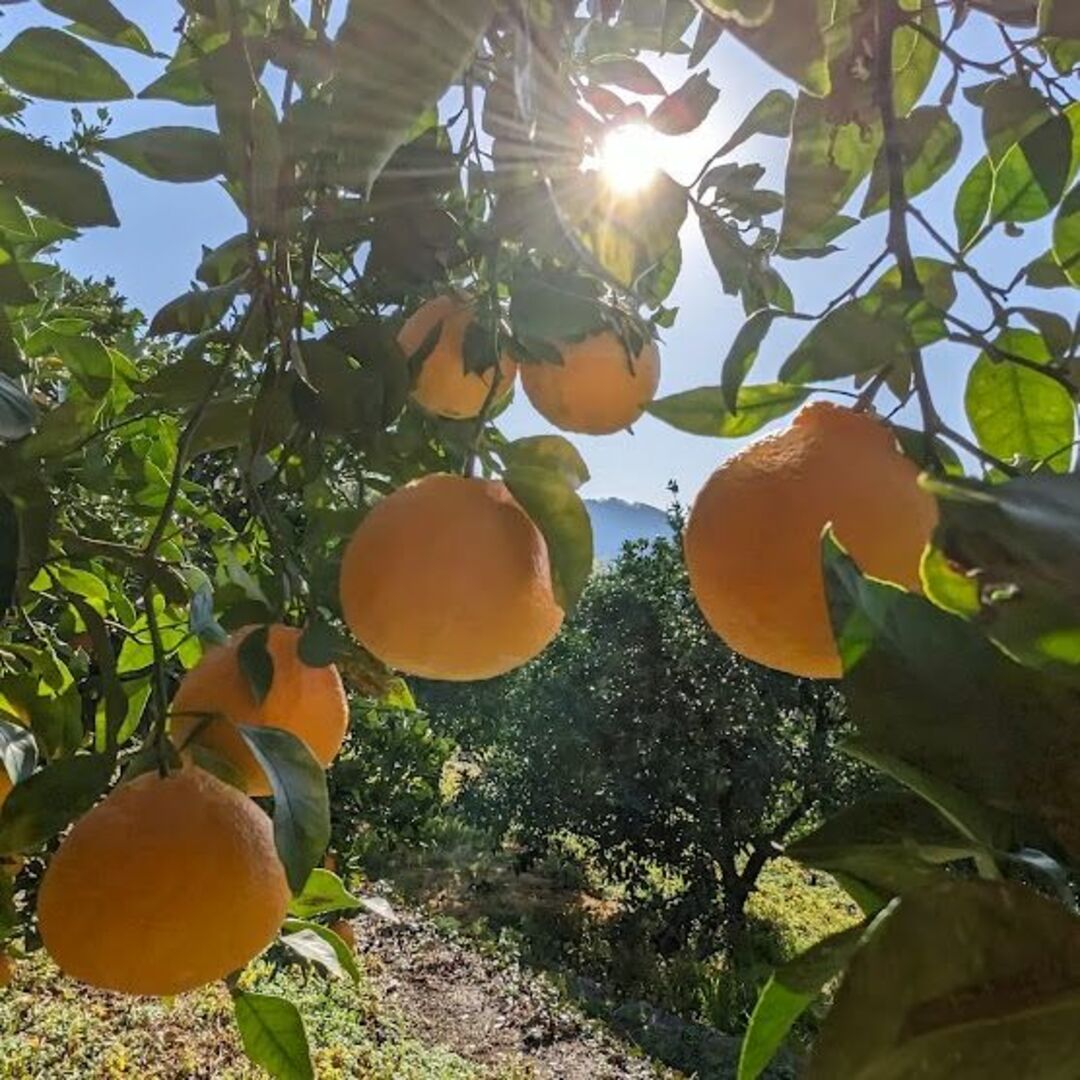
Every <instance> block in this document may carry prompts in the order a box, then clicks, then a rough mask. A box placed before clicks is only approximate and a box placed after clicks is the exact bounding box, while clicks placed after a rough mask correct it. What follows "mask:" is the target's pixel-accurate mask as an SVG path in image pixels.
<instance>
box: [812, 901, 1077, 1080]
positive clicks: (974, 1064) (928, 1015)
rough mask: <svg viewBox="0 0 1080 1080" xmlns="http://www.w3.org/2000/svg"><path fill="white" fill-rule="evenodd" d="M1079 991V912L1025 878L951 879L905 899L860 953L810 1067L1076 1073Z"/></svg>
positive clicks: (830, 1077)
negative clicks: (1022, 883)
mask: <svg viewBox="0 0 1080 1080" xmlns="http://www.w3.org/2000/svg"><path fill="white" fill-rule="evenodd" d="M1078 991H1080V920H1078V919H1077V918H1076V916H1075V915H1073V914H1072V913H1070V912H1069V911H1068V910H1067V909H1066V908H1064V907H1063V906H1061V905H1060V904H1058V903H1056V902H1054V901H1051V900H1048V899H1045V898H1044V897H1042V896H1039V895H1038V894H1037V893H1035V892H1034V891H1032V890H1031V889H1028V888H1025V887H1022V886H1020V885H1016V884H1010V883H1005V882H989V881H947V882H943V883H941V884H938V885H935V886H933V887H931V888H927V889H922V890H919V891H918V892H913V893H909V894H907V895H905V896H904V897H902V898H901V899H900V900H899V901H897V903H896V905H895V907H893V908H891V909H890V911H889V913H888V914H887V916H885V917H883V918H882V919H881V920H879V921H878V922H877V923H876V924H875V928H874V932H873V933H872V934H870V935H868V937H867V940H866V941H864V942H863V943H862V945H861V946H860V948H859V950H858V952H856V953H855V955H854V956H853V957H852V959H851V961H850V962H849V964H848V966H847V971H846V974H845V976H844V980H843V982H842V983H841V985H840V989H839V990H838V992H837V994H836V998H835V1001H834V1003H833V1007H832V1009H831V1010H830V1012H829V1015H828V1016H827V1018H826V1020H825V1023H824V1026H823V1027H822V1029H821V1033H820V1035H819V1036H818V1039H817V1042H816V1044H815V1047H814V1051H813V1055H812V1058H811V1062H810V1067H809V1070H808V1077H809V1078H810V1080H835V1078H836V1077H856V1076H858V1077H861V1078H864V1080H900V1078H901V1077H913V1076H934V1075H939V1076H940V1075H943V1072H942V1066H943V1064H944V1065H945V1071H946V1072H947V1074H948V1075H949V1076H950V1077H955V1078H957V1080H964V1078H972V1080H974V1078H975V1077H978V1078H980V1080H1006V1078H1010V1080H1011V1078H1013V1077H1018V1076H1045V1077H1050V1076H1061V1077H1064V1076H1068V1075H1069V1074H1070V1072H1071V1071H1072V1069H1073V1067H1074V1065H1075V1062H1076V1060H1077V1055H1078V1054H1080V1040H1078V1036H1077V1032H1078V1031H1080V993H1078ZM945 1063H948V1064H945Z"/></svg>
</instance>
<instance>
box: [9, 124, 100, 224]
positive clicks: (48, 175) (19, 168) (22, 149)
mask: <svg viewBox="0 0 1080 1080" xmlns="http://www.w3.org/2000/svg"><path fill="white" fill-rule="evenodd" d="M0 182H3V183H4V184H5V185H6V186H7V187H8V188H10V189H11V190H12V191H13V192H14V193H15V194H16V195H18V196H19V198H20V199H22V200H23V202H25V203H27V204H29V205H30V206H32V207H34V209H35V210H40V211H41V212H42V213H43V214H48V215H49V216H50V217H55V218H58V219H59V220H60V221H62V222H64V223H65V224H66V225H74V226H82V225H119V221H118V220H117V218H116V212H115V211H114V210H113V206H112V201H111V200H110V199H109V192H108V190H107V189H106V187H105V184H104V183H103V181H102V179H101V175H100V174H99V173H98V171H97V170H96V169H92V168H91V167H90V166H89V165H86V164H85V163H84V162H81V161H79V160H78V158H76V157H74V156H73V155H72V154H68V153H65V152H64V151H63V150H54V149H52V148H51V147H48V146H44V145H42V144H41V143H38V142H34V141H33V140H31V139H27V138H25V137H24V136H22V135H19V134H18V133H17V132H14V131H8V130H6V129H4V128H0Z"/></svg>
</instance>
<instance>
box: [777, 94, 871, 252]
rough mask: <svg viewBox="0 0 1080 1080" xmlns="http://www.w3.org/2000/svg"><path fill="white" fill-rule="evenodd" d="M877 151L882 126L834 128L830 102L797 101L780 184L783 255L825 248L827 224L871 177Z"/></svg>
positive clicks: (804, 98)
mask: <svg viewBox="0 0 1080 1080" xmlns="http://www.w3.org/2000/svg"><path fill="white" fill-rule="evenodd" d="M880 145H881V125H880V124H878V123H875V124H862V123H856V122H854V121H852V122H849V123H844V124H837V123H836V122H835V120H834V118H833V115H832V112H831V106H830V105H829V103H828V101H826V100H823V99H820V98H815V97H811V96H810V95H809V94H805V93H803V94H800V95H799V97H798V100H797V102H796V104H795V115H794V118H793V120H792V132H791V151H790V153H789V154H788V160H787V172H786V175H785V178H784V191H785V192H786V194H787V201H786V202H785V204H784V217H783V222H782V224H781V227H780V248H781V250H782V251H801V250H807V249H813V248H818V247H821V246H822V245H823V242H827V241H826V236H827V233H826V229H827V227H828V225H829V223H830V222H831V221H832V219H833V218H834V217H835V216H836V215H837V214H838V213H839V212H840V211H841V210H842V209H843V208H844V206H845V205H846V204H847V201H848V199H850V198H851V196H852V195H853V194H854V193H855V189H856V188H858V186H859V185H860V184H861V183H862V182H863V180H864V179H865V178H866V177H867V175H869V173H870V169H871V168H872V166H873V164H874V160H875V158H876V157H877V152H878V148H879V147H880Z"/></svg>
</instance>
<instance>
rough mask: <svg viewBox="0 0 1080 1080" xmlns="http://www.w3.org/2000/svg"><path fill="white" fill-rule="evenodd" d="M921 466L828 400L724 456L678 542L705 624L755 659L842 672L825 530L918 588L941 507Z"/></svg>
mask: <svg viewBox="0 0 1080 1080" xmlns="http://www.w3.org/2000/svg"><path fill="white" fill-rule="evenodd" d="M918 472H919V470H918V468H917V467H916V466H915V464H914V463H913V462H912V461H911V460H910V459H909V458H906V457H905V456H904V455H903V454H902V453H901V452H900V448H899V447H898V446H897V443H896V438H895V436H894V435H893V433H892V431H891V430H890V429H889V428H888V427H887V426H886V425H885V424H884V423H882V422H881V421H880V420H878V419H877V418H875V417H874V416H872V415H871V414H870V413H866V412H853V411H852V410H850V409H845V408H841V407H839V406H837V405H833V404H831V403H829V402H824V401H818V402H814V403H813V404H811V405H808V406H806V407H805V408H804V409H802V410H801V411H800V412H799V413H798V414H797V415H796V416H795V418H794V420H793V422H792V424H791V426H790V427H788V428H787V429H786V430H784V431H781V432H779V433H778V434H775V435H768V436H765V437H764V438H761V439H758V440H757V441H755V442H753V443H751V444H750V445H749V446H747V447H746V448H745V449H744V450H742V451H740V452H739V453H737V454H735V455H734V456H733V457H731V458H728V460H727V461H725V462H724V463H723V464H722V465H721V466H720V467H719V468H718V469H717V470H716V472H714V473H713V474H712V476H711V477H710V478H709V480H708V481H707V482H706V484H705V486H704V487H703V488H702V490H701V492H700V494H699V495H698V497H697V499H696V500H695V501H694V505H693V509H692V510H691V512H690V516H689V519H688V521H687V525H686V535H685V537H684V549H685V554H686V566H687V569H688V570H689V573H690V585H691V588H692V589H693V592H694V596H695V597H696V598H697V602H698V605H699V606H700V608H701V610H702V613H703V614H704V615H705V618H706V619H707V620H708V622H709V625H710V626H712V628H713V629H714V630H715V631H716V632H717V634H719V635H720V637H722V638H723V639H724V641H726V642H727V643H728V645H730V646H731V647H732V648H733V649H735V650H736V651H738V652H740V653H742V654H743V655H744V656H746V657H749V658H750V659H751V660H756V661H758V662H759V663H761V664H767V665H769V666H770V667H774V668H778V669H780V670H781V671H788V672H791V673H792V674H795V675H808V676H811V677H815V678H835V677H838V676H839V675H840V674H841V670H840V658H839V656H838V654H837V651H836V645H835V642H834V640H833V634H832V626H831V623H830V621H829V614H828V610H827V607H826V602H825V583H824V579H823V576H822V570H821V534H822V531H823V530H824V528H825V526H826V525H827V524H830V523H831V524H832V527H833V529H834V530H835V532H836V537H837V539H838V540H839V541H840V543H841V544H843V545H844V547H845V548H846V549H847V550H848V551H849V552H850V553H851V555H852V557H853V558H854V559H855V561H856V562H857V563H858V564H859V566H860V567H861V568H862V569H863V571H864V572H865V573H867V574H871V575H873V576H874V577H879V578H883V579H885V580H887V581H893V582H896V583H898V584H900V585H903V586H905V587H906V588H908V589H913V590H919V589H920V581H919V563H920V559H921V556H922V552H923V549H924V548H925V547H926V544H927V542H928V541H929V539H930V535H931V533H932V532H933V529H934V525H935V524H936V522H937V504H936V502H935V501H934V499H933V498H932V497H931V496H930V495H928V494H927V493H926V492H925V491H923V490H922V489H921V488H920V487H919V486H918V484H917V482H916V481H917V477H918Z"/></svg>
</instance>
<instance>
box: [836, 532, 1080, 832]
mask: <svg viewBox="0 0 1080 1080" xmlns="http://www.w3.org/2000/svg"><path fill="white" fill-rule="evenodd" d="M825 552H826V558H825V581H826V594H827V597H828V602H829V610H830V615H831V618H832V625H833V630H834V634H835V636H836V642H837V647H838V649H839V652H840V656H841V660H842V662H843V669H844V682H843V688H844V694H845V697H846V698H847V702H848V708H849V713H850V716H851V719H852V721H853V723H854V724H855V726H856V729H857V732H858V740H857V741H858V744H859V745H858V746H857V747H853V748H852V749H853V752H856V753H857V754H858V756H859V757H861V758H863V759H866V760H871V761H874V762H875V763H883V765H884V767H886V768H887V770H888V771H889V772H890V773H891V774H892V775H894V776H897V777H898V778H899V779H901V782H903V783H904V784H906V785H907V786H910V787H912V788H913V790H916V791H918V792H919V793H920V794H923V795H924V796H925V797H927V798H929V799H930V800H931V801H932V802H933V803H934V805H935V806H936V807H937V808H938V809H939V810H941V811H942V812H943V813H944V814H945V815H946V816H947V818H948V819H949V821H951V822H952V823H953V824H954V825H955V826H957V828H959V829H961V831H962V832H964V834H965V835H968V836H970V837H973V838H975V839H978V840H979V841H981V842H982V843H984V844H987V845H990V846H992V847H994V848H995V849H998V850H1012V849H1014V848H1016V847H1020V846H1029V847H1036V848H1039V849H1041V850H1043V851H1051V850H1053V847H1054V846H1060V847H1061V848H1064V849H1065V850H1071V851H1073V852H1075V851H1076V850H1077V847H1078V845H1080V836H1078V834H1077V833H1076V832H1075V828H1074V823H1075V821H1076V820H1077V815H1078V813H1080V711H1078V710H1077V708H1076V703H1075V701H1073V700H1072V697H1071V692H1066V691H1064V690H1063V689H1062V688H1061V687H1058V686H1055V685H1053V684H1051V682H1050V680H1048V679H1046V677H1045V675H1043V674H1042V673H1040V672H1037V671H1032V670H1030V669H1028V668H1024V667H1021V666H1020V665H1019V664H1017V663H1016V662H1015V661H1013V660H1012V659H1010V658H1009V657H1008V656H1006V655H1005V653H1004V652H1002V651H1001V650H1000V649H998V648H997V647H996V646H995V645H993V644H992V643H991V642H990V641H988V640H987V638H986V637H985V636H984V635H983V634H982V632H981V630H980V629H979V628H978V627H976V626H974V625H973V624H971V623H969V622H967V621H965V620H964V619H960V618H956V617H955V616H953V615H950V614H948V613H946V612H944V611H942V610H941V609H940V608H938V607H936V606H935V605H934V604H932V603H930V602H929V601H928V600H925V599H923V598H922V597H920V596H915V595H913V594H910V593H907V592H904V591H903V590H902V589H899V588H897V587H895V586H893V585H888V584H886V583H884V582H879V581H874V580H872V579H870V578H867V577H864V576H862V575H861V574H860V572H859V570H858V567H857V566H856V565H855V564H854V563H853V562H852V561H851V560H850V559H849V558H848V557H847V556H846V555H844V554H843V553H842V552H841V551H840V550H839V548H837V547H836V545H835V544H827V545H826V548H825ZM957 671H963V672H964V677H963V679H957V678H956V672H957ZM943 717H947V718H948V722H947V723H944V722H943V721H942V718H943ZM1051 747H1052V748H1053V749H1052V750H1048V748H1051ZM1004 822H1008V823H1009V831H1010V833H1011V835H1010V836H1002V835H1001V829H1002V827H1003V823H1004ZM1050 837H1053V838H1054V839H1050ZM1048 844H1049V845H1051V846H1049V847H1048V846H1047V845H1048Z"/></svg>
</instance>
